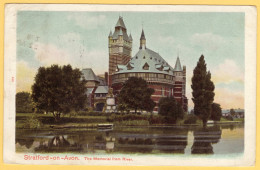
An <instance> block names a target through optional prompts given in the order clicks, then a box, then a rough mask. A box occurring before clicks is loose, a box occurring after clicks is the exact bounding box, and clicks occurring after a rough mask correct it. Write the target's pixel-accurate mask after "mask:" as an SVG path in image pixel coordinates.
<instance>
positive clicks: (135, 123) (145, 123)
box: [115, 120, 149, 126]
mask: <svg viewBox="0 0 260 170" xmlns="http://www.w3.org/2000/svg"><path fill="white" fill-rule="evenodd" d="M115 124H116V125H121V126H122V125H123V126H148V125H149V121H148V120H124V121H116V122H115Z"/></svg>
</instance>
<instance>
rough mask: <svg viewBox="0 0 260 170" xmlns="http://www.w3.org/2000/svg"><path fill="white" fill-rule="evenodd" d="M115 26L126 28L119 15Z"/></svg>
mask: <svg viewBox="0 0 260 170" xmlns="http://www.w3.org/2000/svg"><path fill="white" fill-rule="evenodd" d="M116 27H123V28H124V29H126V27H125V23H124V21H123V18H122V17H119V18H118V21H117V23H116Z"/></svg>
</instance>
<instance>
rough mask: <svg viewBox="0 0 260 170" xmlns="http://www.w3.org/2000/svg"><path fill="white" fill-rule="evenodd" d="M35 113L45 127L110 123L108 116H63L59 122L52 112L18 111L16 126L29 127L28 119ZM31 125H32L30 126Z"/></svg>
mask: <svg viewBox="0 0 260 170" xmlns="http://www.w3.org/2000/svg"><path fill="white" fill-rule="evenodd" d="M33 115H34V117H35V118H37V120H39V121H40V122H41V123H42V124H43V127H50V125H68V124H73V125H77V124H98V123H108V122H107V116H74V117H70V116H69V115H65V116H62V117H61V119H60V121H59V122H55V119H54V117H53V116H52V115H51V114H35V113H17V114H16V128H24V127H28V126H27V122H28V120H29V119H30V118H31V117H32V116H33ZM29 127H30V126H29Z"/></svg>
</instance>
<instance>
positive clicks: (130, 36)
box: [129, 33, 133, 41]
mask: <svg viewBox="0 0 260 170" xmlns="http://www.w3.org/2000/svg"><path fill="white" fill-rule="evenodd" d="M129 41H133V38H132V35H131V33H130V34H129Z"/></svg>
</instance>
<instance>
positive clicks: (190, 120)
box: [184, 114, 198, 124]
mask: <svg viewBox="0 0 260 170" xmlns="http://www.w3.org/2000/svg"><path fill="white" fill-rule="evenodd" d="M197 120H198V117H197V116H196V115H194V114H189V115H187V118H186V119H185V120H184V124H196V123H197Z"/></svg>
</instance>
